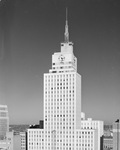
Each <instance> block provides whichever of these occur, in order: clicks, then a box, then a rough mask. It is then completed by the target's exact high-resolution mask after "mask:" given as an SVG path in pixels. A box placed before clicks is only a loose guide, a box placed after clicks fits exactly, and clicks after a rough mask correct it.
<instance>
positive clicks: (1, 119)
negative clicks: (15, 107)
mask: <svg viewBox="0 0 120 150" xmlns="http://www.w3.org/2000/svg"><path fill="white" fill-rule="evenodd" d="M8 131H9V117H8V108H7V106H6V105H0V140H3V139H4V138H5V137H6V132H8Z"/></svg>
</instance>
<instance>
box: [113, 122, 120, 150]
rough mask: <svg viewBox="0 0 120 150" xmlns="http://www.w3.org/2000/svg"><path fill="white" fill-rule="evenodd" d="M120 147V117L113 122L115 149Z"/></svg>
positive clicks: (117, 149)
mask: <svg viewBox="0 0 120 150" xmlns="http://www.w3.org/2000/svg"><path fill="white" fill-rule="evenodd" d="M119 149H120V122H119V119H118V120H117V121H116V122H115V123H113V150H119Z"/></svg>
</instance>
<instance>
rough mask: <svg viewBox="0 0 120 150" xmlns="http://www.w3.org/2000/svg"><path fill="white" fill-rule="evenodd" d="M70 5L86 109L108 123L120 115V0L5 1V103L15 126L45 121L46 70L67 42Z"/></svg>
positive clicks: (1, 83)
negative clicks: (66, 25)
mask: <svg viewBox="0 0 120 150" xmlns="http://www.w3.org/2000/svg"><path fill="white" fill-rule="evenodd" d="M66 7H68V20H69V32H70V40H71V41H72V42H73V43H74V54H75V56H76V57H77V59H78V73H79V74H81V75H82V111H84V112H85V113H86V116H87V117H92V118H93V119H98V120H103V121H105V123H112V122H113V121H115V120H116V119H117V118H119V116H120V2H119V0H118V1H117V0H1V1H0V104H6V105H8V109H9V116H10V124H31V123H38V121H39V120H40V119H43V73H48V71H49V69H50V68H51V58H52V54H53V53H54V52H59V51H60V42H62V41H63V40H64V26H65V9H66Z"/></svg>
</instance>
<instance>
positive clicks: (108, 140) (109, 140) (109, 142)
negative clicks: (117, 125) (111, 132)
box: [103, 136, 113, 150]
mask: <svg viewBox="0 0 120 150" xmlns="http://www.w3.org/2000/svg"><path fill="white" fill-rule="evenodd" d="M103 148H104V149H109V150H113V137H112V136H109V137H104V138H103Z"/></svg>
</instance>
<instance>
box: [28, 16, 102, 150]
mask: <svg viewBox="0 0 120 150" xmlns="http://www.w3.org/2000/svg"><path fill="white" fill-rule="evenodd" d="M98 140H99V139H98V130H95V129H81V75H80V74H78V72H77V58H76V57H75V56H74V53H73V43H72V42H70V41H69V31H68V20H67V15H66V23H65V33H64V42H63V43H61V49H60V52H56V53H54V54H53V55H52V68H51V69H50V70H49V73H45V74H44V129H28V150H33V149H34V150H99V147H98Z"/></svg>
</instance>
